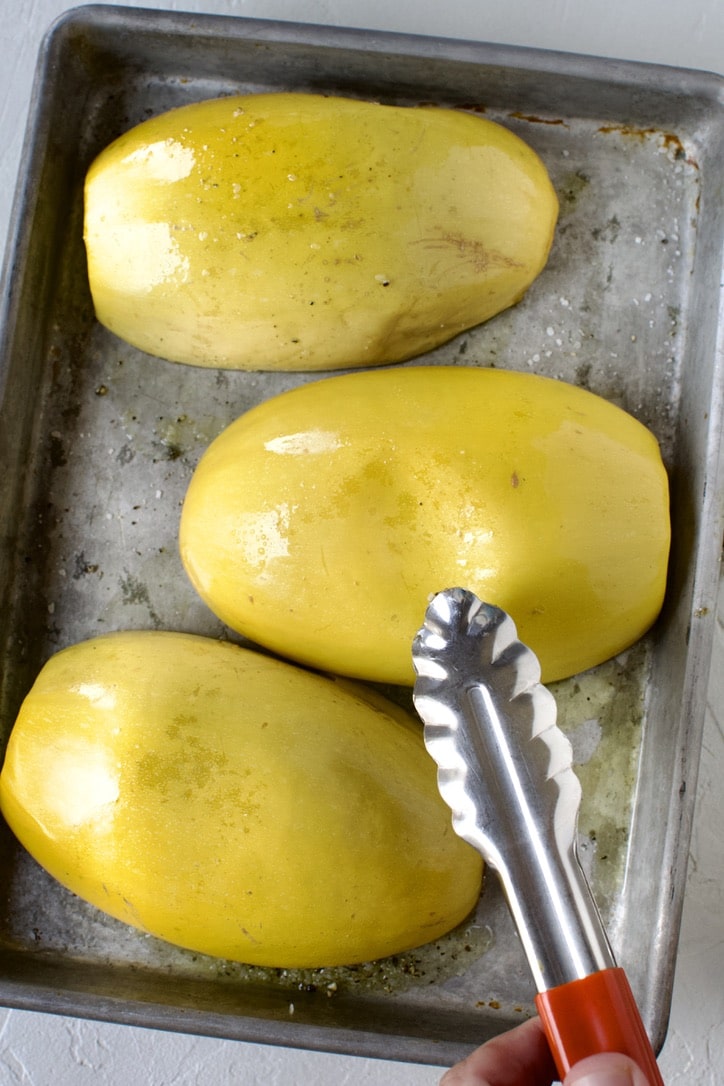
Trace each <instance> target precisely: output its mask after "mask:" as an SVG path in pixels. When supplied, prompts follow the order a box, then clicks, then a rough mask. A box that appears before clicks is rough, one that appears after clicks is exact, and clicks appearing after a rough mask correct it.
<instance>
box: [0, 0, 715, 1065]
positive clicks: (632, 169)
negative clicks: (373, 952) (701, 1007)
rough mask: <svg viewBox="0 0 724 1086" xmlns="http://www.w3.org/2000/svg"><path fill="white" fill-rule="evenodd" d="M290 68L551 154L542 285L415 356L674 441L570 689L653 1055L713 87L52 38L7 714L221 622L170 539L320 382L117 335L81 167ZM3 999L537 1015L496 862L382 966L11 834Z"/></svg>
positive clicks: (129, 20) (545, 60)
mask: <svg viewBox="0 0 724 1086" xmlns="http://www.w3.org/2000/svg"><path fill="white" fill-rule="evenodd" d="M282 89H286V90H288V89H296V90H309V91H322V92H325V93H335V94H344V95H352V96H359V97H369V98H374V99H377V100H381V101H385V102H395V103H408V104H416V103H421V102H434V103H438V104H441V105H446V106H454V107H457V108H462V109H470V110H475V111H479V112H483V113H485V114H486V115H487V116H488V117H491V118H493V119H495V120H499V121H500V122H502V123H503V124H505V125H507V126H509V127H510V128H512V129H513V130H514V131H516V132H517V133H519V134H520V135H522V136H523V138H524V139H526V140H527V141H528V142H529V143H530V144H531V145H532V146H534V147H535V148H536V149H537V150H538V151H539V153H540V154H541V155H542V157H543V158H544V160H545V162H546V164H547V166H548V168H549V171H550V173H551V177H552V179H553V182H554V184H555V186H556V189H557V191H558V194H559V197H560V203H561V216H560V222H559V226H558V230H557V235H556V240H555V243H554V247H553V251H552V254H551V259H550V262H549V265H548V267H547V268H546V269H545V271H544V272H543V274H542V275H541V276H540V278H539V279H538V280H537V281H536V283H535V284H534V285H533V286H532V287H531V289H530V291H529V292H528V294H527V295H526V296H525V298H524V299H523V301H522V302H521V303H520V304H519V305H518V306H516V307H515V308H514V309H511V310H509V311H507V312H505V313H503V314H501V315H500V316H498V317H496V318H495V319H494V320H492V321H490V322H489V323H488V324H486V325H483V326H481V327H479V328H477V329H474V330H472V331H471V332H469V333H467V334H465V335H462V336H460V337H458V338H457V339H456V340H454V341H453V342H452V343H450V344H448V345H446V346H444V347H442V348H440V349H439V350H437V351H436V352H434V353H433V354H430V355H427V356H426V357H425V360H426V361H429V362H436V363H440V364H445V365H457V364H461V363H462V364H465V365H480V366H505V367H509V368H512V369H522V370H528V371H533V372H540V373H545V374H549V375H552V376H555V377H560V378H563V379H565V380H569V381H573V382H576V383H578V384H581V385H585V386H586V387H588V388H590V389H592V390H594V391H595V392H598V393H599V394H601V395H603V396H606V397H607V398H609V399H611V400H612V401H614V402H615V403H618V404H620V405H621V406H623V407H624V408H626V409H627V410H629V411H630V412H631V413H632V414H634V415H636V416H637V417H638V418H639V419H641V420H642V421H643V422H645V423H646V424H647V425H648V426H650V427H651V428H652V430H653V431H654V432H655V433H656V435H657V436H658V438H659V440H660V442H661V446H662V449H663V453H664V456H665V459H666V463H667V466H668V467H669V470H670V474H671V481H672V515H673V526H674V547H673V554H672V564H671V573H670V579H669V587H668V595H667V600H666V604H665V607H664V611H663V613H662V616H661V618H660V620H659V622H658V623H657V625H656V627H655V629H654V630H653V631H652V632H651V633H650V634H649V635H648V636H647V637H646V638H645V639H644V640H643V641H642V642H640V643H639V644H638V645H637V646H636V647H635V648H634V649H632V650H631V651H630V652H628V653H626V654H624V655H623V656H622V657H620V658H617V659H616V660H613V661H611V662H609V663H607V664H604V665H602V666H601V667H600V668H596V669H594V670H593V671H591V672H588V673H587V674H585V675H581V676H579V677H577V678H575V679H572V680H568V681H566V682H564V683H558V684H555V686H554V687H553V689H554V693H555V694H556V696H557V698H558V702H559V707H560V716H561V723H562V725H563V727H564V728H565V729H566V730H567V731H568V733H569V735H570V736H571V739H572V742H573V745H574V750H575V754H576V762H577V766H578V770H579V773H580V776H581V779H582V784H583V790H584V800H583V807H582V811H581V818H580V827H579V828H580V847H581V854H582V857H583V862H584V865H585V867H586V868H587V870H588V872H589V875H590V879H591V882H592V886H593V889H594V893H595V894H596V897H597V899H598V901H599V904H600V907H601V909H602V912H603V914H604V918H605V920H606V922H607V924H608V927H609V931H610V934H611V938H612V941H613V944H614V949H615V952H616V954H617V957H618V959H619V961H620V962H621V964H623V965H624V966H625V967H626V969H627V970H628V972H629V975H630V978H631V981H632V985H633V988H634V990H635V992H636V994H637V997H638V999H639V1002H640V1005H641V1008H642V1013H643V1016H644V1019H645V1021H646V1023H647V1025H648V1027H649V1030H650V1032H651V1034H652V1038H653V1041H654V1044H655V1047H657V1048H658V1047H660V1046H661V1044H662V1042H663V1039H664V1036H665V1032H666V1026H667V1019H668V1013H669V1004H670V997H671V989H672V981H673V967H674V961H675V955H676V947H677V937H678V929H679V920H680V910H681V903H682V895H683V890H684V877H685V868H686V859H687V849H688V840H689V832H690V825H691V815H692V803H693V797H694V794H695V783H696V770H697V763H698V757H699V751H700V743H701V729H702V724H703V713H704V699H705V691H706V677H707V672H708V665H709V656H710V648H711V641H712V634H713V620H714V608H715V592H716V584H717V572H718V562H719V557H720V546H721V526H722V508H721V483H720V477H719V475H718V463H719V458H718V449H719V437H720V431H721V420H722V409H721V404H722V356H721V332H720V323H719V311H720V305H721V295H720V283H721V282H722V278H721V273H722V251H723V241H724V204H723V203H722V201H721V198H720V197H721V176H722V170H723V169H724V113H723V110H722V95H723V87H722V81H721V80H720V79H719V78H717V77H714V76H709V75H706V74H701V73H692V72H686V71H679V70H673V69H666V68H660V67H651V66H646V65H637V64H631V63H617V62H611V61H604V60H597V59H591V58H584V57H577V56H572V55H563V54H556V53H550V52H538V51H533V50H523V49H515V48H508V47H501V46H491V45H486V44H476V43H466V42H456V41H440V40H435V39H431V38H420V37H411V36H407V35H395V34H381V33H379V34H378V33H374V34H373V33H367V32H362V31H354V30H340V29H328V28H322V27H313V26H299V25H295V24H292V23H274V22H266V21H256V20H253V21H251V20H244V19H237V18H224V17H215V16H207V17H204V16H185V15H181V14H164V13H159V12H145V11H138V10H128V9H123V8H114V7H87V8H79V9H76V10H75V11H74V12H71V13H70V14H69V15H67V16H66V17H64V18H63V19H62V20H61V21H59V22H58V23H57V24H56V25H55V26H54V27H53V28H52V30H51V32H50V33H49V35H48V37H47V39H46V41H45V43H44V45H43V48H42V50H41V53H40V57H39V62H38V70H37V78H36V82H35V90H34V96H33V100H32V106H31V112H30V117H29V123H28V132H27V140H26V145H25V150H24V155H23V159H22V165H21V172H20V179H19V185H18V191H17V197H16V202H15V206H14V212H13V220H12V229H11V237H10V244H9V248H8V253H7V258H6V263H5V271H4V281H3V282H4V289H3V310H2V348H1V355H0V364H1V366H2V371H1V377H0V381H1V384H0V394H1V396H2V401H1V405H0V412H1V414H0V519H1V522H2V526H1V531H0V670H1V673H2V684H1V689H0V699H1V700H0V712H1V717H0V736H1V737H2V742H3V745H4V743H5V741H6V739H7V736H8V734H9V731H10V728H11V726H12V723H13V721H14V718H15V714H16V712H17V709H18V706H19V704H20V701H21V699H22V697H23V696H24V694H25V693H26V691H27V689H28V688H29V686H30V684H31V683H32V681H33V678H34V676H35V674H36V673H37V671H38V669H39V668H40V666H41V664H42V663H43V662H44V660H45V659H46V658H47V657H48V656H49V655H50V654H51V653H53V652H54V651H56V650H57V649H59V648H60V647H62V646H64V645H67V644H70V643H72V642H74V641H77V640H80V639H82V638H86V637H88V636H91V635H93V634H96V633H99V632H103V631H108V630H112V629H119V628H143V627H155V628H171V629H181V630H194V631H198V632H201V633H209V634H213V635H218V634H220V633H223V632H224V631H223V629H222V628H221V627H220V626H219V624H218V623H217V622H216V620H215V619H214V618H213V617H212V616H211V615H210V614H209V612H208V611H207V610H206V609H205V608H204V606H203V605H202V604H201V603H200V602H199V600H198V599H197V598H196V597H195V596H194V593H193V591H192V590H191V588H190V586H189V584H188V582H187V580H186V578H185V575H184V573H183V571H182V569H181V566H180V562H179V558H178V554H177V548H176V531H177V524H178V515H179V507H180V503H181V500H182V498H183V494H184V491H185V488H186V485H187V483H188V481H189V478H190V475H191V472H192V470H193V467H194V465H195V463H196V462H197V460H198V458H199V456H200V455H201V453H202V451H203V449H204V448H205V446H206V445H207V444H208V442H209V441H210V440H211V439H212V438H213V437H214V436H215V435H216V434H217V433H218V432H219V431H220V430H221V429H222V428H223V426H224V425H226V424H227V423H228V422H229V421H230V420H231V419H232V418H234V417H236V416H237V415H239V414H240V413H241V412H242V411H244V410H245V409H246V408H247V407H249V406H250V405H252V404H255V403H257V402H258V401H259V400H261V399H263V398H265V397H268V396H270V395H272V394H274V393H276V392H278V391H280V390H282V389H284V388H287V387H290V386H291V385H294V384H296V383H299V382H301V381H307V380H314V379H318V377H319V376H320V375H296V376H295V375H288V374H277V375H269V374H248V373H247V374H239V373H228V372H221V371H219V372H216V371H205V370H198V369H194V368H189V367H184V366H179V365H175V364H172V363H168V362H163V361H160V360H158V359H152V358H149V357H148V356H146V355H144V354H142V353H141V352H139V351H136V350H134V349H132V348H130V347H129V346H128V345H126V344H124V343H122V342H120V341H119V340H118V339H116V338H114V337H113V336H112V335H110V334H109V333H108V332H106V331H105V330H104V329H102V328H101V327H99V325H98V324H97V323H96V322H95V320H94V317H93V311H92V306H91V302H90V298H89V293H88V286H87V280H86V268H85V257H84V251H83V244H82V237H81V226H82V185H83V178H84V174H85V171H86V169H87V167H88V165H89V163H90V161H91V160H92V158H93V157H94V156H95V154H96V153H97V152H98V151H100V150H101V148H102V147H104V146H105V145H106V144H107V143H108V142H110V140H112V139H113V138H114V137H115V136H117V135H118V134H120V133H121V132H122V131H124V130H125V129H127V128H129V127H130V126H131V125H133V124H134V123H136V122H138V121H140V120H142V119H144V118H146V117H148V116H149V115H151V114H154V113H158V112H160V111H162V110H164V109H167V108H169V107H171V106H175V105H178V104H181V103H184V102H189V101H192V100H197V99H201V98H206V97H213V96H216V95H220V94H227V93H231V92H239V91H241V92H249V91H258V90H282ZM0 871H1V872H2V879H1V880H0V1001H2V1002H3V1003H4V1004H5V1005H7V1006H13V1007H24V1008H31V1009H38V1010H43V1011H50V1012H59V1013H64V1014H73V1015H79V1016H87V1017H92V1018H98V1019H104V1020H112V1021H118V1022H129V1023H137V1024H142V1025H145V1026H152V1027H160V1028H165V1029H171V1030H179V1031H188V1032H194V1033H200V1034H208V1035H214V1036H220V1037H229V1038H240V1039H247V1040H255V1041H263V1042H267V1043H271V1044H282V1045H293V1046H297V1047H308V1048H316V1049H322V1050H327V1051H335V1052H345V1053H352V1054H359V1055H372V1056H379V1057H385V1058H388V1059H399V1060H408V1061H419V1062H426V1063H432V1064H447V1063H451V1062H453V1061H454V1060H456V1059H457V1058H459V1057H461V1056H462V1055H464V1054H465V1053H467V1052H468V1051H469V1050H470V1049H471V1048H472V1047H473V1046H475V1045H477V1044H479V1043H480V1042H481V1041H483V1040H484V1039H486V1038H487V1037H490V1036H492V1035H494V1034H496V1033H498V1032H500V1031H502V1030H504V1029H507V1028H508V1027H509V1026H511V1025H513V1024H515V1023H516V1022H519V1021H520V1020H521V1019H522V1018H523V1017H524V1016H526V1015H528V1014H531V1013H533V1002H532V1001H533V995H534V992H533V987H532V984H531V981H530V978H529V976H528V970H527V966H526V964H525V961H524V958H523V954H522V951H521V949H520V946H519V944H518V941H517V938H516V936H515V933H514V931H513V928H512V924H511V921H510V918H509V916H508V913H507V910H506V908H505V905H504V903H503V901H502V899H501V895H500V892H499V890H498V887H497V884H496V882H495V879H494V878H492V877H490V878H488V880H487V882H486V886H485V889H484V893H483V896H482V898H481V901H480V905H479V908H478V910H477V912H476V913H475V915H474V916H473V917H471V918H470V920H469V922H467V923H466V924H464V925H463V926H462V927H461V928H460V929H458V930H457V931H455V932H453V933H451V934H450V935H449V936H448V937H446V938H445V939H443V940H440V941H439V942H438V943H436V944H434V945H432V946H427V947H423V948H421V949H420V950H419V951H415V952H413V953H408V954H404V955H399V956H397V957H395V958H392V959H389V960H385V961H382V962H376V963H370V964H369V965H367V966H362V967H357V968H350V969H341V970H308V971H305V972H287V971H278V970H264V969H259V968H245V967H243V966H239V965H235V964H232V963H228V962H224V961H219V960H215V959H210V958H204V957H203V956H200V955H197V954H191V953H186V952H184V951H181V950H177V949H175V948H173V947H170V946H168V945H166V944H163V943H161V942H160V941H158V940H156V939H153V938H150V937H147V936H144V935H143V934H141V933H139V932H137V931H134V930H131V929H129V928H126V927H124V926H123V925H121V924H119V923H116V922H115V921H112V920H110V919H108V918H107V917H105V916H103V915H101V914H100V913H98V912H97V911H95V910H94V909H92V908H91V907H89V906H87V905H85V904H84V903H82V902H80V901H79V900H78V899H76V898H75V897H73V896H72V895H71V894H69V893H67V892H66V891H64V890H63V889H62V888H61V887H59V886H58V885H57V884H55V883H54V882H53V880H52V879H50V878H49V877H47V876H46V875H45V874H44V873H43V872H42V871H41V870H40V869H39V868H38V867H37V865H36V864H35V863H34V862H33V861H32V860H31V859H30V858H29V857H28V856H27V855H26V854H25V852H24V851H23V850H22V849H21V848H20V847H19V846H18V845H17V843H16V842H15V841H14V839H13V837H12V835H11V834H10V833H9V831H8V830H7V827H5V826H3V827H0Z"/></svg>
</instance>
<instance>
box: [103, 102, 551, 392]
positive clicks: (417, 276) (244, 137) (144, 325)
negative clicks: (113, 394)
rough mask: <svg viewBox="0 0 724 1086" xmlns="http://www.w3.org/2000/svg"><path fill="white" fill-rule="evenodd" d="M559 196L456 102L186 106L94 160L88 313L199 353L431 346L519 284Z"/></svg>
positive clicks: (325, 353) (368, 361)
mask: <svg viewBox="0 0 724 1086" xmlns="http://www.w3.org/2000/svg"><path fill="white" fill-rule="evenodd" d="M557 214H558V200H557V196H556V193H555V191H554V188H553V186H552V184H551V181H550V179H549V176H548V173H547V170H546V168H545V166H544V164H543V163H542V161H541V160H540V158H539V157H538V155H537V154H536V153H535V152H534V151H533V150H532V149H531V148H530V147H529V146H528V145H527V144H526V143H524V142H523V141H522V140H521V139H520V138H519V137H518V136H516V135H515V134H514V133H512V132H510V131H509V130H508V129H506V128H504V127H503V126H501V125H499V124H496V123H494V122H492V121H489V120H487V119H486V118H483V117H480V116H478V115H475V114H472V113H467V112H465V111H463V110H454V109H442V108H437V107H418V108H414V107H401V106H390V105H381V104H378V103H375V102H369V101H358V100H353V99H349V98H339V97H333V96H331V97H328V96H323V95H316V94H296V93H278V94H263V95H246V96H233V97H226V98H221V99H213V100H210V101H205V102H199V103H193V104H191V105H187V106H183V107H180V108H178V109H175V110H172V111H170V112H167V113H164V114H162V115H160V116H158V117H154V118H151V119H150V120H148V121H145V122H143V123H142V124H140V125H138V126H136V127H135V128H133V129H131V130H130V131H129V132H126V133H125V134H124V135H122V136H121V137H120V138H118V139H117V140H116V141H114V142H113V143H112V144H111V145H110V146H109V147H107V148H106V149H105V150H104V151H102V152H101V154H100V155H99V156H98V157H97V159H96V160H95V161H94V162H93V163H92V165H91V167H90V169H89V171H88V174H87V178H86V185H85V225H84V233H85V243H86V250H87V257H88V273H89V281H90V288H91V293H92V297H93V301H94V305H95V310H96V314H97V316H98V319H99V320H100V321H101V322H102V323H103V324H104V325H106V326H107V327H108V328H109V329H110V330H111V331H113V332H115V333H116V334H117V335H118V336H120V337H121V338H122V339H124V340H127V341H128V342H129V343H131V344H133V345H134V346H136V347H139V348H141V349H143V350H144V351H147V352H149V353H150V354H153V355H157V356H161V357H162V358H166V359H172V360H174V361H178V362H186V363H190V364H193V365H199V366H213V367H226V368H232V369H251V370H323V369H324V370H326V369H339V368H352V367H360V366H372V365H378V364H380V363H388V362H396V361H399V360H401V359H405V358H411V357H413V356H415V355H419V354H422V353H424V352H425V351H428V350H429V349H431V348H433V347H435V346H437V345H438V344H440V343H443V342H445V341H446V340H449V339H451V338H452V337H454V336H455V335H456V334H458V333H459V332H461V331H463V330H464V329H466V328H469V327H471V326H473V325H476V324H478V323H480V322H481V321H485V320H487V319H488V318H490V317H492V316H493V315H494V314H496V313H498V312H500V311H501V310H503V309H505V308H507V307H508V306H511V305H513V304H514V303H516V302H517V301H518V300H519V299H520V298H521V296H522V295H523V294H524V292H525V291H526V290H527V288H528V287H529V286H530V284H531V283H532V281H533V280H534V279H535V278H536V277H537V276H538V274H539V273H540V272H541V270H542V269H543V267H544V265H545V264H546V262H547V259H548V255H549V251H550V247H551V244H552V240H553V233H554V229H555V224H556V220H557Z"/></svg>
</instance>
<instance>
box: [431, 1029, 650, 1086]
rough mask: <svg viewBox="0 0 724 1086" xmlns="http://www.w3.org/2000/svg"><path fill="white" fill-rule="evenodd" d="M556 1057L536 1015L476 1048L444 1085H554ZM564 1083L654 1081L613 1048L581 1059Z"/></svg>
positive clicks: (593, 1085) (612, 1085) (634, 1085)
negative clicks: (612, 1050)
mask: <svg viewBox="0 0 724 1086" xmlns="http://www.w3.org/2000/svg"><path fill="white" fill-rule="evenodd" d="M555 1082H558V1072H557V1071H556V1067H555V1064H554V1062H553V1057H552V1055H551V1051H550V1048H549V1047H548V1041H547V1040H546V1036H545V1033H544V1032H543V1026H542V1025H541V1022H540V1019H539V1018H531V1019H530V1020H528V1021H527V1022H523V1023H522V1024H521V1025H519V1026H516V1027H515V1029H511V1030H509V1031H508V1032H507V1033H503V1034H501V1035H500V1036H499V1037H494V1038H493V1040H492V1041H488V1042H487V1043H486V1044H484V1045H482V1046H481V1047H480V1048H477V1049H476V1050H475V1051H474V1052H473V1053H471V1055H470V1056H468V1058H467V1059H465V1060H463V1061H462V1063H458V1064H456V1065H455V1066H454V1067H453V1068H451V1069H450V1070H449V1071H447V1072H446V1074H445V1075H443V1078H442V1080H441V1083H440V1086H553V1083H555ZM563 1086H649V1081H648V1079H647V1078H646V1076H645V1075H644V1073H643V1071H641V1070H640V1069H639V1068H638V1067H637V1065H636V1064H635V1063H634V1062H633V1060H631V1059H629V1057H628V1056H622V1055H618V1054H617V1053H613V1052H605V1053H600V1054H598V1055H596V1056H589V1057H588V1058H587V1059H585V1060H581V1061H580V1063H577V1064H576V1065H575V1067H572V1068H571V1070H570V1071H569V1072H568V1074H567V1075H566V1077H565V1079H564V1081H563Z"/></svg>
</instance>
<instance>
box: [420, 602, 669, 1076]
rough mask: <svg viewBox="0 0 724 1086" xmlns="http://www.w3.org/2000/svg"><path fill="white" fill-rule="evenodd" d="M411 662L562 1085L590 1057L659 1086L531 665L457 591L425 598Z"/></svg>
mask: <svg viewBox="0 0 724 1086" xmlns="http://www.w3.org/2000/svg"><path fill="white" fill-rule="evenodd" d="M412 656H413V663H414V666H415V672H416V681H415V686H414V691H413V699H414V703H415V708H416V710H417V712H418V713H419V715H420V717H421V718H422V720H423V723H424V725H425V729H424V733H425V745H426V746H427V749H428V751H429V752H430V754H431V755H432V757H433V758H434V759H435V761H436V762H437V764H438V786H439V789H440V793H441V795H442V797H443V799H444V800H445V802H446V803H447V804H448V805H449V806H450V808H451V809H452V812H453V819H452V821H453V826H454V829H455V831H456V832H457V833H458V834H459V835H460V836H461V837H462V838H463V839H464V840H466V841H468V842H469V843H470V844H471V845H473V847H474V848H476V849H477V850H478V851H479V852H480V853H481V854H482V856H483V858H484V860H485V861H486V863H487V864H488V866H489V867H490V868H492V869H494V870H495V871H496V872H497V873H498V875H499V877H500V880H501V882H502V885H503V890H504V892H505V896H506V898H507V900H508V904H509V906H510V910H511V913H512V915H513V919H514V921H515V924H516V927H517V929H518V933H519V935H520V938H521V941H522V944H523V948H524V950H525V953H526V957H527V959H528V963H529V965H530V968H531V971H532V974H533V977H534V980H535V984H536V988H537V992H538V994H537V995H536V998H535V1003H536V1007H537V1010H538V1013H539V1014H540V1017H541V1020H542V1022H543V1025H544V1028H545V1031H546V1035H547V1037H548V1041H549V1044H550V1047H551V1051H552V1053H553V1056H554V1059H555V1062H556V1066H557V1068H558V1072H559V1074H560V1076H561V1078H563V1077H564V1076H565V1075H566V1073H567V1072H568V1070H569V1069H570V1068H571V1067H572V1066H573V1064H575V1063H577V1062H578V1061H579V1060H581V1059H583V1058H584V1057H586V1056H590V1055H593V1054H594V1053H597V1052H623V1053H625V1054H627V1055H629V1056H630V1057H631V1058H632V1059H633V1060H635V1061H636V1062H637V1063H638V1064H639V1066H640V1067H641V1069H642V1070H643V1071H644V1072H645V1074H646V1075H647V1076H648V1078H649V1081H650V1082H651V1083H652V1084H654V1086H663V1080H662V1078H661V1075H660V1072H659V1070H658V1067H657V1064H656V1057H655V1055H654V1052H653V1049H652V1047H651V1044H650V1041H649V1039H648V1036H647V1033H646V1030H645V1028H644V1025H643V1022H642V1020H641V1016H640V1014H639V1011H638V1008H637V1006H636V1002H635V999H634V996H633V994H632V991H631V987H630V985H629V982H628V979H627V977H626V974H625V972H624V970H623V969H621V968H620V967H618V966H617V965H616V961H615V959H614V955H613V952H612V950H611V947H610V944H609V941H608V938H607V936H606V932H605V930H604V927H603V923H602V921H601V917H600V914H599V912H598V909H597V907H596V904H595V901H594V899H593V896H592V894H591V891H590V888H589V886H588V883H587V881H586V877H585V875H584V873H583V870H582V868H581V865H580V863H579V860H578V856H577V851H576V824H577V818H578V808H579V805H580V799H581V787H580V783H579V780H578V778H577V776H576V774H575V772H574V770H573V768H572V749H571V745H570V743H569V741H568V739H567V738H566V736H565V735H564V734H563V732H562V731H561V730H560V729H559V728H558V726H557V723H556V718H557V709H556V702H555V699H554V697H553V695H552V694H551V692H550V691H549V690H547V689H546V688H545V687H544V686H543V685H541V682H540V665H539V663H538V659H537V657H536V656H535V654H534V653H533V652H532V651H531V650H530V649H529V648H527V647H526V646H525V645H523V644H522V643H521V642H520V641H519V640H518V636H517V631H516V627H515V624H514V622H513V620H512V619H511V618H510V616H509V615H508V614H506V613H505V611H502V610H500V608H498V607H493V606H491V605H489V604H486V603H483V602H482V601H481V600H479V599H478V598H477V596H475V595H474V594H473V593H472V592H469V591H467V590H466V589H462V588H452V589H448V590H446V591H444V592H440V593H438V594H437V595H436V596H434V597H433V598H432V600H431V602H430V604H429V606H428V608H427V612H426V615H425V622H424V625H423V626H422V628H421V629H420V631H419V633H418V634H417V636H416V637H415V640H414V642H413V647H412Z"/></svg>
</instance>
